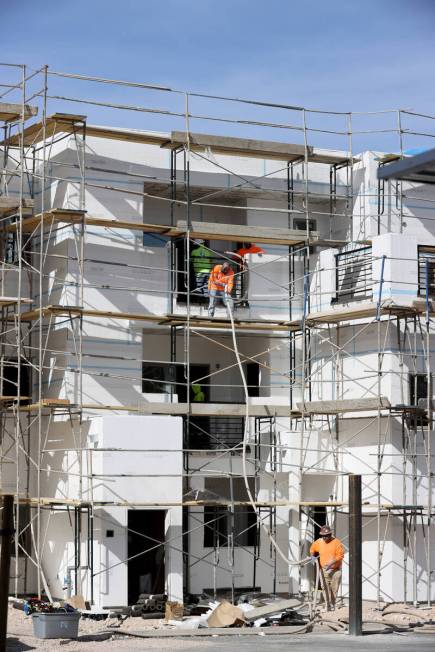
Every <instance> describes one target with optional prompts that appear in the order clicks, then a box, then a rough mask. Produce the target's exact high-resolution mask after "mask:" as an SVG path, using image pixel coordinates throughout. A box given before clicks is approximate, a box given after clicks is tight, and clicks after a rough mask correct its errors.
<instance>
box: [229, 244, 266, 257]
mask: <svg viewBox="0 0 435 652" xmlns="http://www.w3.org/2000/svg"><path fill="white" fill-rule="evenodd" d="M264 253H265V252H264V249H262V248H261V247H259V246H258V245H256V244H253V243H252V242H242V243H240V247H239V248H238V249H236V254H237V255H238V256H240V258H244V257H245V256H247V255H248V254H259V255H260V256H262V255H263V254H264Z"/></svg>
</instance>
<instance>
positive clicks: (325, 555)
mask: <svg viewBox="0 0 435 652" xmlns="http://www.w3.org/2000/svg"><path fill="white" fill-rule="evenodd" d="M319 535H320V538H319V539H316V541H314V543H312V544H311V548H310V555H311V556H312V557H313V559H314V558H315V557H317V556H318V557H319V561H320V567H321V569H322V570H323V576H324V578H325V582H326V587H327V591H328V593H329V598H330V602H331V606H332V607H334V606H335V600H336V598H337V593H338V589H339V588H340V582H341V564H342V563H343V559H344V552H345V551H344V546H343V544H342V543H341V541H340V539H336V538H335V537H334V536H333V534H332V530H331V528H330V527H329V525H323V527H321V528H320V531H319Z"/></svg>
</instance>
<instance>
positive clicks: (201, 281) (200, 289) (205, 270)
mask: <svg viewBox="0 0 435 652" xmlns="http://www.w3.org/2000/svg"><path fill="white" fill-rule="evenodd" d="M194 244H195V248H194V249H193V251H192V253H191V255H190V256H191V259H192V267H193V273H194V274H195V285H196V287H195V290H194V292H195V294H200V295H202V296H206V294H207V280H208V277H209V275H210V270H211V268H212V267H213V256H212V252H211V251H210V249H209V248H208V247H207V246H206V243H205V242H204V240H195V243H194Z"/></svg>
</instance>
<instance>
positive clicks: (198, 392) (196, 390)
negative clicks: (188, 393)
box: [192, 383, 205, 403]
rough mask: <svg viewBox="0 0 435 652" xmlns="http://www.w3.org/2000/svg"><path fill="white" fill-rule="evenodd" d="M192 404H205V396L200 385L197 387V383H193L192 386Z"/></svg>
mask: <svg viewBox="0 0 435 652" xmlns="http://www.w3.org/2000/svg"><path fill="white" fill-rule="evenodd" d="M192 394H193V398H192V402H193V403H204V402H205V394H204V392H203V391H202V387H201V385H198V383H193V384H192Z"/></svg>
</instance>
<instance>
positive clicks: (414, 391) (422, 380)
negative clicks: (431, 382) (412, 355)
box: [409, 374, 427, 408]
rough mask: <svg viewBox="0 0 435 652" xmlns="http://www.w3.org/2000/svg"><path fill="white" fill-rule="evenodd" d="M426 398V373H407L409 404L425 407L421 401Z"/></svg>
mask: <svg viewBox="0 0 435 652" xmlns="http://www.w3.org/2000/svg"><path fill="white" fill-rule="evenodd" d="M426 400H427V375H426V374H409V403H410V405H415V406H416V407H418V406H419V402H420V406H421V407H423V408H425V407H426V405H421V401H426Z"/></svg>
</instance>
